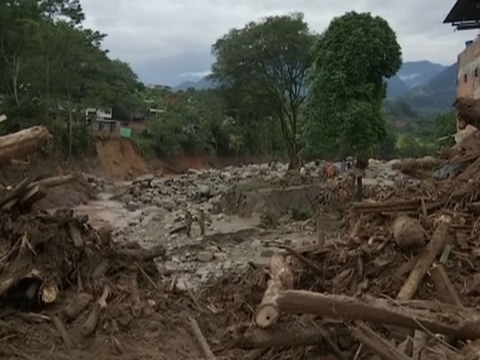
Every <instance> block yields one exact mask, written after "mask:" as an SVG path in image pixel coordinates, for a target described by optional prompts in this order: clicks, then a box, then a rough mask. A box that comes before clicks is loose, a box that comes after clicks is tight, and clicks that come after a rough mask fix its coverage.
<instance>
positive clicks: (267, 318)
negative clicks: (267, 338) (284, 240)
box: [255, 253, 293, 329]
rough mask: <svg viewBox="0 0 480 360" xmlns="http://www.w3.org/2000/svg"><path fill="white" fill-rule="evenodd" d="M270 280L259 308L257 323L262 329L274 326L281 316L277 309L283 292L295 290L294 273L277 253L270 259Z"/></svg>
mask: <svg viewBox="0 0 480 360" xmlns="http://www.w3.org/2000/svg"><path fill="white" fill-rule="evenodd" d="M268 275H269V276H270V280H268V283H267V290H266V291H265V294H264V295H263V299H262V302H261V303H260V305H259V306H258V309H257V316H256V319H255V320H256V323H257V325H258V326H259V327H260V328H263V329H264V328H267V327H268V326H270V325H272V324H274V323H275V322H276V321H277V320H278V317H279V315H280V313H279V311H278V308H277V299H278V297H279V296H280V295H281V293H282V291H284V290H287V289H291V288H293V273H292V270H291V269H290V266H289V265H288V264H287V262H286V260H285V257H284V256H283V255H282V254H280V253H276V254H273V256H272V257H271V259H270V265H269V269H268Z"/></svg>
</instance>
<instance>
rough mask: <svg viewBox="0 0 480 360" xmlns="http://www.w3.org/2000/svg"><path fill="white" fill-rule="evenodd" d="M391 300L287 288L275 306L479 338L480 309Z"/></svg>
mask: <svg viewBox="0 0 480 360" xmlns="http://www.w3.org/2000/svg"><path fill="white" fill-rule="evenodd" d="M398 304H400V305H401V306H398V305H397V303H393V302H392V301H388V300H383V299H375V298H372V297H368V296H365V297H364V298H358V297H349V296H342V295H327V294H321V293H314V292H310V291H301V290H287V291H286V292H284V293H283V294H282V295H281V296H280V297H279V298H278V300H277V305H278V309H279V310H280V311H281V312H285V313H290V314H313V315H319V316H323V317H330V318H335V319H343V320H346V321H350V320H360V321H369V322H373V323H380V324H387V325H395V326H399V327H403V328H409V329H418V330H424V329H427V330H429V331H431V332H433V333H437V334H445V335H450V336H455V337H456V338H458V339H476V338H479V337H480V312H478V311H477V310H475V309H467V308H459V307H458V306H453V305H447V304H437V303H432V302H428V301H420V300H416V301H402V302H399V303H398Z"/></svg>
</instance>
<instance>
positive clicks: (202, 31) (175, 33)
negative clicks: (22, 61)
mask: <svg viewBox="0 0 480 360" xmlns="http://www.w3.org/2000/svg"><path fill="white" fill-rule="evenodd" d="M82 5H83V7H84V10H85V12H86V14H87V22H86V26H89V27H92V28H95V29H97V30H100V31H102V32H105V33H107V34H108V37H107V38H106V40H105V47H107V48H108V49H110V53H111V54H112V56H115V57H119V58H121V59H122V60H125V61H128V62H130V63H131V64H132V66H133V67H134V69H136V70H137V71H139V72H140V73H142V71H143V73H145V72H146V73H150V75H147V76H150V77H151V73H152V69H150V70H148V71H145V69H146V67H147V65H148V64H150V65H152V64H155V65H154V67H155V70H154V72H155V74H156V76H154V78H155V81H163V82H164V83H169V82H170V85H174V84H172V83H171V82H172V81H177V82H178V81H182V79H183V80H184V78H180V80H178V79H179V75H180V74H185V73H199V72H204V71H207V70H208V68H209V64H210V62H211V61H212V59H211V56H210V55H209V53H210V46H211V44H213V43H214V42H215V40H216V39H218V38H219V37H220V36H222V35H223V34H225V33H226V32H227V31H228V30H229V29H231V28H233V27H242V26H243V25H244V24H245V23H247V22H249V21H252V20H257V19H259V18H261V17H265V16H269V15H276V14H286V13H290V12H297V11H300V12H303V13H304V14H305V19H306V20H307V21H308V23H309V25H310V27H311V28H312V29H313V30H315V31H317V32H321V31H323V30H324V29H325V28H326V27H327V26H328V24H329V22H330V21H331V20H332V18H333V17H335V16H340V15H342V14H343V13H345V12H346V11H350V10H355V11H359V12H360V11H369V12H371V13H372V14H374V15H379V16H382V17H384V18H385V19H386V20H387V21H389V23H390V25H391V26H392V28H393V29H394V30H395V31H396V32H397V36H398V40H399V42H400V44H401V45H402V49H403V54H404V59H405V60H406V61H408V60H430V61H433V62H438V63H442V64H445V65H448V64H451V63H453V62H454V61H455V59H456V57H457V54H458V53H459V52H460V51H461V50H462V49H463V47H464V42H465V40H468V39H470V38H473V37H474V36H475V33H474V32H456V33H454V32H453V28H451V27H450V26H449V25H445V24H442V21H443V19H444V18H445V16H446V15H447V13H448V12H449V11H450V9H451V7H452V6H453V1H452V0H422V1H419V0H403V1H401V2H394V1H380V0H342V1H339V0H322V1H321V2H316V1H312V0H296V1H294V2H293V1H291V0H239V1H225V0H182V1H178V0H177V1H174V0H102V1H99V0H82ZM142 69H143V70H142ZM169 71H178V72H177V73H171V72H169ZM142 79H144V80H145V78H144V77H143V75H142ZM162 79H163V80H162ZM175 79H177V80H175ZM152 82H153V80H152Z"/></svg>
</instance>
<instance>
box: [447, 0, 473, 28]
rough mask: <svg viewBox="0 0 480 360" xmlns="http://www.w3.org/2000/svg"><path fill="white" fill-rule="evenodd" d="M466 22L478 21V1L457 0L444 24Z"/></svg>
mask: <svg viewBox="0 0 480 360" xmlns="http://www.w3.org/2000/svg"><path fill="white" fill-rule="evenodd" d="M466 21H480V0H457V2H456V3H455V5H454V6H453V8H452V10H450V13H449V14H448V15H447V17H446V18H445V20H443V23H444V24H453V23H458V22H466Z"/></svg>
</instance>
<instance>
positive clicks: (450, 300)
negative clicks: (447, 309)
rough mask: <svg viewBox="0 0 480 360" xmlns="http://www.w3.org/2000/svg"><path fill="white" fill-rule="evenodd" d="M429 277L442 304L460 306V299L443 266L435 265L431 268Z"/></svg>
mask: <svg viewBox="0 0 480 360" xmlns="http://www.w3.org/2000/svg"><path fill="white" fill-rule="evenodd" d="M430 276H431V279H432V282H433V284H434V285H435V288H436V289H437V291H438V294H439V296H440V299H441V300H442V302H444V303H446V304H452V305H457V306H462V302H461V300H460V297H459V296H458V294H457V292H456V291H455V289H454V288H453V284H452V283H451V281H450V279H449V278H448V275H447V273H446V272H445V268H444V267H443V265H441V264H437V265H435V266H434V267H432V269H431V270H430Z"/></svg>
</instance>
